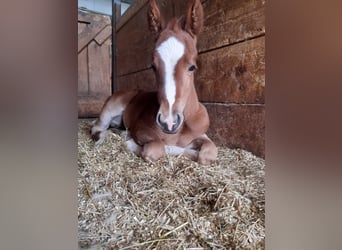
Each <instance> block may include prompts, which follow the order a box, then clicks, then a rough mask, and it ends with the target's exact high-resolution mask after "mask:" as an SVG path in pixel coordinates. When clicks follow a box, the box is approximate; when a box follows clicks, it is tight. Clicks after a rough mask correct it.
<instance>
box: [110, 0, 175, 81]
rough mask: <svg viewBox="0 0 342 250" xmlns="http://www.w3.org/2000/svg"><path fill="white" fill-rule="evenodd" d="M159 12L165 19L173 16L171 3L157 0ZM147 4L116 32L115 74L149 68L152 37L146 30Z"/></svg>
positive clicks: (120, 74) (152, 44)
mask: <svg viewBox="0 0 342 250" xmlns="http://www.w3.org/2000/svg"><path fill="white" fill-rule="evenodd" d="M157 2H158V4H159V6H160V11H161V12H162V13H163V15H164V16H165V18H166V19H169V18H171V17H172V16H173V7H172V1H165V0H159V1H157ZM147 7H148V6H147V4H146V5H144V6H142V7H141V9H140V10H139V12H138V13H136V14H135V15H133V16H132V18H131V19H129V20H128V21H126V23H125V25H124V26H122V27H121V29H120V30H119V31H118V32H117V34H116V35H117V40H116V42H117V55H116V60H117V62H118V65H117V74H118V76H122V75H125V74H128V73H132V72H137V71H141V70H143V69H147V68H149V67H150V66H151V62H152V53H153V49H154V37H153V36H152V35H151V33H150V31H149V29H148V22H147Z"/></svg>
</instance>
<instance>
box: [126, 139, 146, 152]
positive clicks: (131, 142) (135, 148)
mask: <svg viewBox="0 0 342 250" xmlns="http://www.w3.org/2000/svg"><path fill="white" fill-rule="evenodd" d="M126 147H127V149H128V150H129V151H131V152H133V153H135V154H136V155H140V154H141V150H142V147H141V146H139V145H138V144H136V143H135V141H134V140H133V139H130V140H128V141H126Z"/></svg>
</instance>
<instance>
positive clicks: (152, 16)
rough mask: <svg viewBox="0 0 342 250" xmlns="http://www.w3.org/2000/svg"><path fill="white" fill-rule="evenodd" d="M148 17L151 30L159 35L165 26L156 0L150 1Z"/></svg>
mask: <svg viewBox="0 0 342 250" xmlns="http://www.w3.org/2000/svg"><path fill="white" fill-rule="evenodd" d="M147 18H148V26H149V29H150V31H151V32H152V33H153V34H155V35H158V34H159V33H160V31H161V30H162V29H163V28H164V20H163V18H162V17H161V15H160V11H159V8H158V5H157V3H156V1H155V0H150V1H149V7H148V11H147Z"/></svg>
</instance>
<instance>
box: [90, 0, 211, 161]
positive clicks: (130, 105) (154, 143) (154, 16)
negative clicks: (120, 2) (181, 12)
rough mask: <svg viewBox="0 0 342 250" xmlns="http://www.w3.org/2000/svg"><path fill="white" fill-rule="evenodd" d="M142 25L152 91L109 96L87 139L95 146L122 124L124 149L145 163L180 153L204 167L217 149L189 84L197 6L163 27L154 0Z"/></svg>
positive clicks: (196, 2) (199, 18)
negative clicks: (149, 38) (150, 39)
mask: <svg viewBox="0 0 342 250" xmlns="http://www.w3.org/2000/svg"><path fill="white" fill-rule="evenodd" d="M148 21H149V27H150V30H151V31H152V32H153V33H154V34H155V35H156V44H155V50H154V54H153V65H152V68H153V69H154V71H155V74H156V78H157V83H158V90H157V91H156V92H145V91H140V90H125V91H118V92H116V93H115V94H113V95H112V96H111V97H109V98H108V99H107V100H106V102H105V104H104V106H103V108H102V111H101V114H100V117H99V118H98V119H97V120H96V122H95V124H94V126H93V127H92V130H91V134H92V137H93V139H94V140H95V141H96V142H97V143H101V142H102V141H103V139H104V137H105V132H106V130H107V129H108V128H109V126H111V125H112V126H119V125H120V124H122V123H123V125H124V127H125V128H126V129H127V131H128V132H129V134H130V136H131V138H132V139H130V140H128V141H127V147H128V149H129V150H131V151H133V152H135V153H136V154H137V155H140V156H142V157H143V158H144V159H146V160H151V161H155V160H157V159H159V158H160V157H162V156H163V155H164V154H165V153H167V154H172V155H180V154H183V155H185V156H187V157H189V158H190V159H192V160H194V161H198V162H199V163H201V164H209V163H211V162H212V161H214V160H216V158H217V148H216V146H215V144H214V143H213V142H212V141H211V140H210V139H209V138H208V136H207V135H206V132H207V130H208V128H209V116H208V113H207V110H206V108H205V107H204V106H203V105H202V104H201V103H200V102H199V101H198V97H197V94H196V90H195V86H194V71H195V69H196V57H197V49H196V40H197V35H198V33H199V32H200V30H201V29H202V26H203V8H202V5H201V2H200V0H192V1H191V4H190V6H189V9H188V11H187V13H186V15H185V17H181V18H173V19H172V20H171V21H169V22H168V23H167V25H165V23H164V20H163V18H162V16H161V15H160V11H159V9H158V6H157V4H156V2H155V1H154V0H150V1H149V10H148Z"/></svg>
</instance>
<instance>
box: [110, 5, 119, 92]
mask: <svg viewBox="0 0 342 250" xmlns="http://www.w3.org/2000/svg"><path fill="white" fill-rule="evenodd" d="M118 9H120V4H117V3H115V1H114V0H112V93H114V92H115V91H116V20H117V14H118V13H117V10H118ZM120 14H121V13H120Z"/></svg>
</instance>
